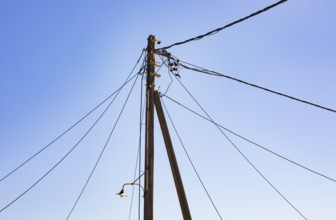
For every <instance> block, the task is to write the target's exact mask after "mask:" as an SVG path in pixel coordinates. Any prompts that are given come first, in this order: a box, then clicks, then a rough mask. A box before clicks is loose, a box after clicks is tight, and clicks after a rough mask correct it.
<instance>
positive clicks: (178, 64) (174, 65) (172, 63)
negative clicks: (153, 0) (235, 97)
mask: <svg viewBox="0 0 336 220" xmlns="http://www.w3.org/2000/svg"><path fill="white" fill-rule="evenodd" d="M157 53H158V54H159V55H161V56H164V57H166V58H167V59H168V62H169V66H168V67H169V68H170V69H171V72H172V74H173V75H175V76H177V78H180V77H181V76H180V74H179V73H180V71H179V69H180V68H185V69H187V70H191V71H194V72H199V73H204V74H207V75H211V76H217V77H223V78H227V79H230V80H233V81H236V82H238V83H241V84H244V85H247V86H250V87H254V88H257V89H260V90H263V91H266V92H269V93H272V94H275V95H278V96H282V97H285V98H288V99H291V100H294V101H297V102H299V103H302V104H306V105H310V106H313V107H316V108H319V109H322V110H326V111H329V112H333V113H336V109H332V108H329V107H325V106H322V105H319V104H316V103H313V102H310V101H307V100H303V99H299V98H296V97H294V96H292V95H288V94H285V93H281V92H277V91H275V90H272V89H268V88H266V87H263V86H259V85H256V84H253V83H250V82H247V81H244V80H241V79H238V78H235V77H232V76H229V75H225V74H222V73H219V72H216V71H213V70H208V69H206V68H203V67H199V66H197V65H194V64H190V63H188V62H185V61H181V60H180V59H178V58H176V57H174V56H172V55H171V54H170V53H168V52H167V51H166V50H159V51H157ZM174 71H175V72H174Z"/></svg>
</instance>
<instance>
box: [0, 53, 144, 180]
mask: <svg viewBox="0 0 336 220" xmlns="http://www.w3.org/2000/svg"><path fill="white" fill-rule="evenodd" d="M143 54H144V51H142V53H141V55H140V57H139V59H138V61H137V62H136V64H135V65H134V67H133V69H132V71H131V73H130V74H129V76H128V78H129V77H130V75H131V74H132V73H133V72H134V70H135V68H136V66H137V65H138V63H139V61H140V59H141V57H142V56H143ZM128 78H127V79H128ZM133 78H134V77H132V78H131V79H128V80H126V82H125V83H124V84H123V85H122V86H121V87H120V88H119V89H117V90H116V91H115V92H113V93H112V94H111V95H109V96H108V97H107V98H106V99H104V100H103V101H102V102H101V103H99V104H98V105H97V106H96V107H94V108H93V109H92V110H91V111H89V112H88V113H87V114H86V115H84V116H83V117H82V118H81V119H79V120H78V121H77V122H76V123H74V124H73V125H72V126H70V127H69V128H68V129H67V130H66V131H64V132H63V133H62V134H60V135H59V136H57V137H56V138H55V139H54V140H52V141H51V142H50V143H49V144H47V145H46V146H45V147H43V148H42V149H41V150H39V151H38V152H37V153H35V154H34V155H32V156H31V157H29V158H28V159H27V160H25V161H24V162H23V163H21V164H20V165H19V166H17V167H16V168H15V169H13V170H12V171H10V172H9V173H8V174H6V175H5V176H4V177H2V178H1V179H0V182H2V181H3V180H5V179H6V178H7V177H9V176H10V175H12V174H13V173H14V172H16V171H17V170H19V169H20V168H21V167H22V166H24V165H25V164H27V163H28V162H29V161H31V160H32V159H33V158H35V157H36V156H37V155H39V154H40V153H42V152H43V151H44V150H46V149H47V148H48V147H50V146H51V145H52V144H53V143H55V142H56V141H57V140H58V139H60V138H61V137H63V136H64V135H65V134H66V133H68V132H69V131H70V130H72V129H73V128H74V127H75V126H76V125H78V124H79V123H80V122H82V121H83V120H84V119H85V118H87V117H88V116H89V115H90V114H91V113H93V112H94V111H95V110H97V109H98V108H99V107H100V106H101V105H103V104H104V103H105V102H106V101H107V100H109V99H110V98H111V97H112V96H113V95H115V94H116V93H117V92H119V91H120V90H121V89H122V87H123V86H125V85H126V84H127V83H128V82H129V81H131V80H132V79H133Z"/></svg>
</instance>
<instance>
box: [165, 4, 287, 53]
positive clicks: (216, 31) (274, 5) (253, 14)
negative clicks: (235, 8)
mask: <svg viewBox="0 0 336 220" xmlns="http://www.w3.org/2000/svg"><path fill="white" fill-rule="evenodd" d="M286 1H287V0H281V1H278V2H277V3H274V4H272V5H270V6H267V7H266V8H263V9H261V10H259V11H257V12H254V13H252V14H250V15H248V16H246V17H243V18H241V19H239V20H236V21H234V22H231V23H229V24H227V25H225V26H223V27H220V28H217V29H215V30H212V31H209V32H208V33H206V34H202V35H199V36H197V37H193V38H190V39H188V40H185V41H181V42H177V43H174V44H172V45H170V46H166V47H163V48H161V49H164V50H166V49H169V48H171V47H174V46H178V45H182V44H186V43H189V42H191V41H196V40H200V39H202V38H204V37H207V36H210V35H214V34H217V33H218V32H220V31H222V30H224V29H226V28H228V27H231V26H233V25H235V24H238V23H241V22H243V21H245V20H247V19H250V18H252V17H254V16H256V15H259V14H261V13H263V12H266V11H268V10H270V9H271V8H274V7H276V6H278V5H280V4H282V3H285V2H286Z"/></svg>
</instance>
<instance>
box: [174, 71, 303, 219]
mask: <svg viewBox="0 0 336 220" xmlns="http://www.w3.org/2000/svg"><path fill="white" fill-rule="evenodd" d="M176 79H177V80H178V81H179V83H180V84H181V86H182V87H183V88H184V89H185V91H186V92H187V93H188V94H189V95H190V97H191V98H192V99H193V100H194V101H195V103H196V104H197V105H198V106H199V107H200V108H201V109H202V111H203V112H204V114H206V115H207V117H208V118H209V119H210V120H211V121H212V122H213V124H214V125H216V127H217V128H218V130H219V131H220V132H221V133H222V134H223V135H224V136H225V138H226V139H227V140H228V141H229V142H230V143H231V145H232V146H233V147H234V148H235V149H236V150H237V151H238V153H239V154H240V155H241V156H242V157H243V158H244V159H245V160H246V162H248V163H249V164H250V165H251V166H252V168H253V169H254V170H255V171H256V172H257V173H258V174H259V175H260V176H261V177H262V178H263V179H264V180H265V181H266V182H267V183H268V185H269V186H270V187H272V188H273V189H274V190H275V191H276V192H277V193H278V195H279V196H280V197H282V198H283V199H284V200H285V201H286V202H287V203H288V204H289V205H290V206H291V207H292V208H293V209H294V210H295V211H296V212H297V213H298V214H299V215H300V216H301V217H302V218H304V219H306V220H308V219H307V218H306V217H305V216H304V215H303V214H302V213H301V212H300V211H299V210H298V209H297V208H296V207H295V206H294V205H293V204H292V203H291V202H290V201H289V200H288V199H287V198H286V197H285V196H284V195H283V194H282V193H281V192H280V191H279V190H278V189H277V188H276V187H275V186H274V185H273V184H272V183H271V182H270V181H269V180H268V179H267V178H266V176H264V175H263V174H262V173H261V171H259V169H258V168H257V167H256V166H255V165H254V164H253V163H252V162H251V161H250V160H249V159H248V158H247V157H246V155H245V154H244V153H243V152H242V151H241V150H240V149H239V148H238V146H237V145H236V144H235V143H234V142H233V141H232V140H231V139H230V138H229V137H228V136H227V135H226V134H225V132H224V131H223V130H222V129H221V128H220V127H219V126H218V125H217V124H216V123H215V122H214V120H213V119H212V118H211V117H210V115H209V114H208V113H207V112H206V111H205V110H204V108H203V107H202V106H201V105H200V103H199V102H198V101H197V100H196V99H195V97H194V96H193V95H192V94H191V93H190V92H189V90H188V89H187V88H186V87H185V86H184V85H183V84H182V82H181V81H180V80H179V79H178V78H177V77H176Z"/></svg>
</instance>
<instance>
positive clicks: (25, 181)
mask: <svg viewBox="0 0 336 220" xmlns="http://www.w3.org/2000/svg"><path fill="white" fill-rule="evenodd" d="M274 2H275V1H261V0H257V1H253V2H252V1H219V0H218V1H214V0H209V1H203V2H194V1H182V2H179V1H170V2H159V1H146V2H143V1H142V2H141V1H125V2H120V3H115V2H112V1H106V0H105V1H104V0H97V1H78V0H73V1H62V0H61V1H41V0H31V1H19V0H11V1H9V0H3V1H1V2H0V29H1V35H0V48H1V49H0V60H1V61H0V62H1V65H0V76H1V86H0V98H1V104H0V106H1V114H0V131H1V132H0V177H3V176H4V175H6V174H7V173H8V172H10V171H11V170H12V169H14V168H15V167H17V166H18V165H19V164H20V163H22V162H23V161H24V160H25V159H27V158H28V157H30V156H31V155H33V154H34V153H36V152H37V151H38V150H40V149H41V148H43V147H44V146H45V145H46V144H48V143H49V142H50V141H51V140H53V139H54V138H55V137H57V136H58V135H59V134H61V133H62V132H63V131H65V130H66V129H67V128H69V127H70V126H71V125H72V124H73V123H75V122H76V121H77V120H78V119H80V118H81V117H82V116H84V115H85V114H86V113H87V112H88V111H90V110H91V109H92V108H94V107H95V106H96V105H97V104H98V103H100V102H101V101H102V100H104V99H105V98H106V97H107V96H108V95H110V94H111V93H112V92H114V91H115V90H116V89H117V88H119V87H120V86H121V85H122V83H123V82H124V80H125V79H126V77H127V75H128V74H129V72H130V71H131V69H132V68H133V66H134V64H135V62H136V61H137V59H138V57H139V55H140V54H141V52H142V49H143V48H145V47H146V44H147V37H148V35H150V34H154V35H156V37H157V38H158V39H160V40H161V41H162V45H163V46H166V45H169V44H172V43H175V42H177V41H181V40H185V39H187V38H190V37H194V36H197V35H199V34H203V33H206V32H208V31H210V30H212V29H215V28H217V27H221V26H223V25H225V24H227V23H229V22H231V21H234V20H236V19H238V18H241V17H243V16H246V15H248V14H250V13H252V12H254V11H257V10H259V9H261V8H264V7H265V6H267V5H270V4H272V3H274ZM335 10H336V3H335V2H334V1H331V0H321V1H318V2H317V1H309V0H308V1H307V0H296V1H288V2H286V3H284V4H282V5H281V6H278V7H277V8H275V9H272V10H270V11H268V12H266V13H264V14H262V15H259V16H257V17H255V18H252V19H250V20H248V21H245V22H243V23H241V24H238V25H235V26H233V27H231V28H229V29H226V30H224V31H222V32H220V33H218V34H216V35H213V36H210V37H207V38H204V39H202V40H200V41H195V42H191V43H188V44H185V45H182V46H178V47H173V48H171V49H169V52H170V53H172V54H173V55H174V56H176V57H178V58H179V59H181V60H183V61H187V62H190V63H192V64H196V65H199V66H202V67H205V68H208V69H211V70H215V71H218V72H221V73H223V74H228V75H231V76H233V77H236V78H240V79H243V80H245V81H249V82H251V83H255V84H258V85H261V86H265V87H267V88H270V89H273V90H276V91H279V92H283V93H286V94H290V95H292V96H295V97H298V98H301V99H304V100H309V101H311V102H314V103H318V104H320V105H323V106H327V107H330V108H333V109H335V108H336V101H335V94H336V87H335V82H336V76H335V71H336V63H335V60H336V52H335V51H336V44H335V41H334V39H336V20H335V13H334V12H335ZM157 59H159V58H157ZM136 70H138V69H136ZM160 73H161V74H162V77H161V78H160V79H157V84H158V85H160V86H161V90H162V91H165V90H166V88H167V86H168V84H169V83H170V78H169V77H168V73H167V70H166V69H165V68H164V67H163V68H162V69H161V71H160ZM180 75H181V81H182V83H183V84H184V85H185V86H186V87H187V88H188V89H189V90H190V91H191V93H192V94H193V95H194V96H195V97H196V98H197V100H198V101H199V102H200V103H201V104H202V106H203V107H204V108H205V109H206V110H207V111H208V113H209V114H210V115H211V116H212V117H213V118H214V120H215V121H216V122H218V123H220V124H222V125H223V126H225V127H227V128H229V129H231V130H233V131H235V132H237V133H239V134H241V135H242V136H244V137H246V138H249V139H251V140H253V141H255V142H256V143H258V144H261V145H263V146H265V147H267V148H269V149H271V150H274V151H275V152H278V153H279V154H281V155H283V156H286V157H288V158H290V159H292V160H294V161H296V162H298V163H301V164H303V165H306V166H308V167H309V168H311V169H313V170H316V171H319V172H321V173H323V174H325V175H327V176H330V177H332V178H336V169H335V167H336V162H335V159H334V157H335V156H334V155H335V154H336V150H335V149H336V148H335V147H336V145H335V143H336V139H335V137H336V133H335V131H336V117H335V114H334V113H331V112H327V111H324V110H321V109H318V108H315V107H311V106H308V105H304V104H302V103H298V102H295V101H292V100H289V99H286V98H283V97H279V96H276V95H274V94H270V93H267V92H264V91H261V90H257V89H255V88H252V87H248V86H246V85H242V84H239V83H237V82H233V81H230V80H228V79H224V78H216V77H213V76H207V75H204V74H200V73H196V72H191V71H187V70H185V69H182V70H181V72H180ZM129 90H130V84H129V85H128V86H127V87H125V89H124V90H123V91H122V92H121V94H120V96H119V97H118V98H117V99H116V102H115V103H114V104H113V105H112V107H111V109H110V111H109V112H108V113H107V114H106V115H105V116H104V117H103V119H102V120H101V122H100V123H99V124H98V125H97V127H96V128H95V129H93V131H92V133H90V135H88V137H87V138H86V139H84V140H83V142H82V143H81V144H80V145H79V146H78V148H76V150H74V152H73V153H72V154H70V155H69V157H68V158H66V159H65V160H64V162H62V163H61V164H60V166H58V167H57V168H56V169H55V170H54V171H53V172H51V173H50V174H49V175H48V176H47V177H46V178H45V179H44V180H43V181H41V182H40V183H39V184H38V185H36V187H34V188H33V189H32V190H31V191H29V192H28V193H27V194H26V195H24V196H23V197H22V198H21V199H19V200H18V201H17V202H15V203H14V204H13V205H11V206H10V207H8V208H7V209H6V210H4V211H3V212H1V213H0V219H3V220H22V219H34V220H42V219H43V220H44V219H50V220H56V219H57V220H58V219H66V217H67V215H68V213H69V211H70V210H71V207H72V205H73V204H74V202H75V200H76V197H77V195H78V193H79V192H80V190H81V187H82V186H83V184H84V183H85V180H86V178H87V176H88V175H89V173H90V170H91V169H92V167H93V165H94V163H95V160H96V158H97V157H98V155H99V153H100V150H101V149H102V147H103V146H104V143H105V141H106V139H107V136H108V135H109V132H110V130H111V129H112V127H113V124H114V122H115V120H116V118H117V115H118V114H119V111H120V109H121V107H122V104H123V102H124V100H125V99H126V96H127V93H128V91H129ZM167 95H169V96H170V97H172V98H174V99H176V100H178V101H180V102H181V103H183V104H185V105H187V106H189V107H190V108H192V109H194V110H196V111H198V112H201V111H200V109H198V107H197V105H195V103H194V102H193V101H192V99H191V98H190V97H189V96H188V94H187V93H186V92H185V91H184V90H183V89H182V88H181V86H180V85H179V83H178V82H177V81H176V80H174V81H173V84H172V85H171V87H170V89H169V91H168V93H167ZM139 100H140V81H139V80H138V82H137V84H136V86H135V89H134V92H133V94H132V95H131V97H130V100H129V103H128V105H127V106H126V108H125V111H124V114H123V115H122V117H121V119H120V121H119V124H118V126H117V127H116V129H115V132H114V134H113V136H112V138H111V142H110V144H109V145H108V146H107V148H106V151H105V153H104V155H103V157H102V159H101V162H100V163H99V165H98V167H97V169H96V172H95V173H94V174H93V177H92V179H91V181H90V183H89V185H88V187H87V189H86V191H85V192H84V194H83V196H82V198H81V200H80V201H79V203H78V205H77V207H76V209H75V210H74V212H73V214H72V215H71V218H70V219H73V220H76V219H82V220H83V219H99V220H105V219H128V213H129V207H130V201H131V198H130V197H127V198H124V199H120V198H118V197H117V196H116V195H115V193H116V192H118V191H119V190H120V187H121V186H122V184H123V183H125V182H130V181H132V180H133V175H134V168H135V164H136V156H137V149H138V138H139ZM164 101H165V103H166V105H167V107H168V110H169V113H170V114H171V116H172V118H173V120H174V122H175V125H176V127H177V129H178V131H179V133H180V135H181V138H182V140H183V142H184V145H185V147H186V148H187V149H188V152H189V154H190V156H191V158H192V159H193V161H194V163H195V165H196V167H197V170H198V172H199V174H200V176H201V177H202V179H203V181H204V183H205V185H206V187H207V189H208V191H209V193H210V195H211V196H212V198H213V200H214V202H215V204H216V206H217V208H218V209H219V211H220V213H221V215H222V217H223V219H247V218H248V219H251V220H254V219H255V220H261V219H265V220H266V219H273V220H283V219H293V220H296V219H298V220H299V219H303V218H302V217H301V216H300V215H298V214H297V213H296V212H295V211H294V210H293V209H292V208H291V207H290V206H289V205H288V204H287V203H286V202H285V201H284V200H283V199H282V198H280V197H279V196H278V195H277V193H276V192H275V191H274V190H273V189H272V188H271V187H270V186H269V185H268V184H267V183H266V182H265V181H264V180H263V179H262V178H261V177H260V176H259V175H258V174H257V173H256V172H255V171H254V170H253V168H251V167H250V166H249V164H247V163H246V161H244V159H243V158H242V157H241V156H240V155H239V154H238V153H237V152H236V151H235V150H234V148H233V147H232V146H231V145H230V143H228V141H227V140H226V139H225V137H223V136H222V135H221V133H219V132H218V130H217V129H216V127H215V126H214V125H211V124H209V123H208V122H206V121H204V120H203V119H200V118H198V117H196V116H194V115H192V114H190V113H188V112H187V111H185V110H184V109H182V108H180V107H179V106H177V105H175V104H174V103H172V102H170V101H169V100H167V99H164ZM104 106H105V107H106V105H104ZM102 110H103V108H100V109H98V110H97V112H95V113H94V114H93V115H91V116H90V117H89V118H88V119H87V120H86V121H84V122H83V123H81V124H80V125H79V126H77V127H76V128H75V129H74V130H73V131H71V132H70V133H69V134H67V135H66V136H65V137H64V138H62V139H61V140H59V141H58V142H56V143H55V144H54V145H52V146H51V147H50V148H49V149H48V150H47V151H45V152H43V153H42V154H41V155H39V156H38V157H37V158H35V159H34V160H33V161H31V162H30V163H29V164H27V165H26V166H24V167H23V168H22V169H20V170H19V171H17V172H16V173H14V174H13V175H11V176H10V177H8V178H7V179H5V180H3V181H2V182H0V208H2V207H4V206H5V205H6V204H8V203H9V202H10V201H12V200H13V199H14V198H15V197H17V196H18V195H19V194H20V193H22V192H23V191H24V190H25V189H27V188H28V187H29V186H30V185H31V184H33V183H34V182H35V181H36V180H37V179H38V178H40V177H41V176H42V175H43V174H44V173H45V172H46V171H47V170H48V169H50V168H51V167H52V166H53V165H54V164H55V163H56V162H57V161H58V160H59V159H60V158H61V157H62V156H63V155H64V154H65V153H66V152H67V151H68V150H69V149H70V148H71V147H72V146H73V145H74V144H75V143H76V142H77V141H78V140H79V139H80V137H81V136H82V135H83V134H84V133H85V131H86V130H87V129H88V128H89V127H90V126H91V125H92V124H93V122H94V121H95V120H96V118H97V117H99V114H100V113H101V112H102ZM156 128H157V130H156V136H155V140H156V145H155V146H156V151H155V175H156V176H155V206H154V207H155V218H156V219H162V220H165V219H181V218H182V217H181V213H180V210H179V205H178V200H177V196H176V193H175V189H174V185H173V179H172V176H171V171H170V168H169V163H168V160H167V156H166V152H165V149H164V145H163V141H162V138H161V134H160V130H159V125H158V124H156ZM171 136H172V139H173V142H174V143H176V144H175V151H176V155H177V158H178V160H179V165H180V170H181V173H182V175H183V181H184V184H185V188H186V193H187V197H188V199H189V203H190V209H191V213H192V216H193V219H219V218H218V216H217V215H216V212H215V210H214V209H213V207H212V206H211V203H210V202H209V200H208V198H207V196H206V194H205V192H204V191H203V189H202V187H201V185H200V183H199V182H198V179H197V177H196V175H195V173H194V172H193V170H192V167H191V165H190V163H189V162H188V159H187V157H186V155H185V154H184V152H183V149H182V147H181V146H180V144H179V142H178V139H177V136H176V134H175V133H174V131H173V130H172V129H171ZM230 137H231V138H232V140H233V141H234V142H235V143H236V145H237V146H238V147H239V148H240V149H241V150H242V151H243V152H244V153H245V154H246V156H247V157H248V158H249V159H250V160H251V161H252V162H253V163H254V164H255V165H256V167H258V168H259V169H260V171H261V172H262V173H263V174H264V175H265V176H266V177H267V178H269V180H270V181H271V182H272V183H273V184H274V185H275V186H276V187H277V188H278V189H279V191H280V192H282V193H283V194H284V195H285V196H286V198H288V200H290V201H291V202H292V203H293V204H294V205H295V206H296V207H297V208H298V209H299V210H300V211H301V212H302V213H303V214H304V215H305V216H306V217H307V219H323V220H334V219H335V218H336V213H335V211H334V206H335V204H336V199H335V198H336V185H335V183H334V182H331V181H328V180H326V179H324V178H321V177H319V176H317V175H314V174H312V173H309V172H307V171H306V170H303V169H301V168H299V167H296V166H293V165H292V164H289V163H287V162H286V161H283V160H281V159H279V158H277V157H275V156H273V155H270V154H268V153H266V152H265V151H262V150H260V149H258V148H256V147H254V146H253V145H251V144H248V143H246V142H244V141H242V140H240V139H238V138H236V137H234V136H231V135H230ZM126 190H127V193H128V194H129V195H130V194H131V188H127V189H126ZM134 202H135V206H134V208H133V214H132V219H137V216H136V212H137V210H136V204H137V200H135V201H134Z"/></svg>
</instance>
